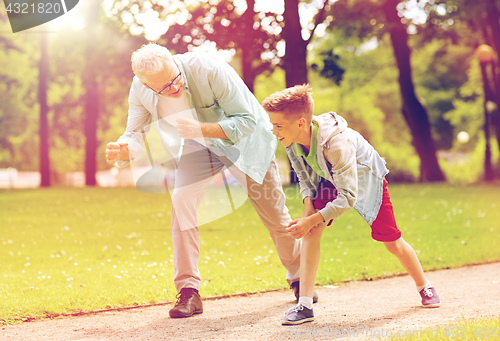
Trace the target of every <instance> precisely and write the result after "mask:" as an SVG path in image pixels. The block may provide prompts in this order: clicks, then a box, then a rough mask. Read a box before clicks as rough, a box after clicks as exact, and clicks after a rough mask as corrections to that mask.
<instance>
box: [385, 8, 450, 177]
mask: <svg viewBox="0 0 500 341" xmlns="http://www.w3.org/2000/svg"><path fill="white" fill-rule="evenodd" d="M398 3H399V0H388V1H387V2H386V3H385V6H384V12H385V15H386V19H387V22H388V24H389V25H390V36H391V42H392V46H393V49H394V56H395V58H396V63H397V66H398V69H399V86H400V92H401V97H402V100H403V108H402V112H403V116H404V118H405V120H406V123H407V124H408V126H409V128H410V131H411V134H412V138H413V146H414V147H415V149H416V151H417V154H418V156H419V157H420V180H421V181H444V180H445V177H444V174H443V172H442V171H441V168H440V167H439V163H438V160H437V157H436V149H435V147H434V141H433V140H432V135H431V127H430V124H429V119H428V117H427V112H426V110H425V108H424V107H423V106H422V104H421V103H420V102H419V100H418V99H417V96H416V94H415V88H414V86H413V79H412V69H411V64H410V48H409V47H408V33H407V32H406V27H405V25H403V24H402V23H401V19H400V18H399V16H398V12H397V9H396V6H397V5H398Z"/></svg>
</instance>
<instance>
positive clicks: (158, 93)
mask: <svg viewBox="0 0 500 341" xmlns="http://www.w3.org/2000/svg"><path fill="white" fill-rule="evenodd" d="M175 66H177V70H179V74H178V75H177V76H175V78H174V79H173V80H172V81H171V82H170V83H168V84H167V85H165V86H164V87H163V89H161V90H160V91H156V90H155V89H153V88H151V87H150V86H149V85H147V84H146V83H144V85H145V86H146V87H147V88H148V89H149V90H151V91H153V92H154V93H155V94H157V95H161V94H163V93H167V92H169V91H170V89H172V86H174V85H176V84H177V83H179V81H180V80H181V75H182V73H181V70H180V69H179V66H178V65H177V64H175Z"/></svg>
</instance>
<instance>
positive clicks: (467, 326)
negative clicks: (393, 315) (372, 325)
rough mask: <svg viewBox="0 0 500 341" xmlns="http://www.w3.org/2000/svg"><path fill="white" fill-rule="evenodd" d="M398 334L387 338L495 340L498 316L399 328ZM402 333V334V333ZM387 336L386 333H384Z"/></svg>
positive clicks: (499, 326)
mask: <svg viewBox="0 0 500 341" xmlns="http://www.w3.org/2000/svg"><path fill="white" fill-rule="evenodd" d="M399 332H400V336H399V337H398V336H393V337H390V338H388V339H389V340H401V339H404V340H409V341H412V340H418V341H431V340H432V341H442V340H450V341H451V340H457V339H458V340H460V339H461V340H463V339H467V340H491V339H493V340H496V339H498V338H499V337H500V316H498V317H497V318H484V319H477V320H473V321H462V322H461V323H459V324H456V325H449V326H446V327H440V328H438V327H435V328H429V329H425V330H404V331H403V330H401V331H399ZM403 333H404V335H403ZM385 336H387V333H386V334H385Z"/></svg>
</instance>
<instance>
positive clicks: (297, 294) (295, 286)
mask: <svg viewBox="0 0 500 341" xmlns="http://www.w3.org/2000/svg"><path fill="white" fill-rule="evenodd" d="M290 289H292V290H293V294H294V295H295V302H296V303H299V297H300V282H299V281H295V282H293V283H292V284H290ZM318 298H319V296H318V294H317V293H316V291H314V292H313V303H316V302H318Z"/></svg>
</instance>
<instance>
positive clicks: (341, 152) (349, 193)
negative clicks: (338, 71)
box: [286, 113, 389, 225]
mask: <svg viewBox="0 0 500 341" xmlns="http://www.w3.org/2000/svg"><path fill="white" fill-rule="evenodd" d="M313 121H314V122H316V123H317V124H318V127H319V128H318V149H317V150H318V152H317V153H318V155H317V158H318V164H319V166H320V168H321V170H322V171H323V173H324V174H326V176H327V177H328V179H327V180H328V181H330V182H331V183H332V184H333V185H334V186H335V187H336V188H337V192H338V194H337V198H336V199H335V200H333V201H331V202H329V203H328V204H327V205H326V207H325V208H323V209H321V210H320V211H319V212H320V213H321V215H322V216H323V218H324V220H325V221H329V220H330V219H335V218H337V217H339V216H341V215H342V214H344V213H345V212H347V211H348V210H349V209H351V208H352V207H354V209H356V211H358V213H359V214H360V215H361V216H362V217H363V219H364V220H366V221H367V222H368V224H370V225H371V224H372V223H373V221H374V220H375V219H376V218H377V215H378V212H379V210H380V205H381V204H382V194H383V179H384V176H385V175H386V174H387V173H389V170H388V169H387V168H386V167H385V161H384V159H382V158H381V157H380V155H379V154H378V153H377V152H376V151H375V149H374V148H373V147H372V146H371V145H370V144H369V143H368V142H367V141H366V140H365V139H364V138H363V137H362V136H361V134H359V133H358V132H356V131H354V130H352V129H351V128H348V127H347V122H346V120H345V119H344V118H342V117H341V116H339V115H337V114H335V113H326V114H322V115H320V116H314V117H313ZM286 151H287V154H288V157H289V159H290V161H291V164H292V166H293V168H294V169H295V172H296V173H297V176H298V178H299V185H300V193H301V194H302V198H303V199H305V198H306V197H312V198H314V196H315V194H316V190H317V188H318V184H319V181H320V179H321V177H320V176H319V175H318V174H316V173H315V172H314V171H313V170H312V169H311V167H309V165H308V164H307V163H306V162H305V161H304V159H303V158H302V157H299V156H298V155H297V150H296V144H295V143H293V144H291V145H290V146H289V147H287V148H286Z"/></svg>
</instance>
